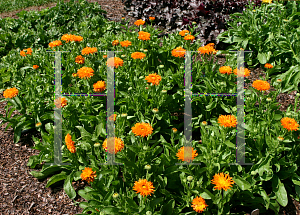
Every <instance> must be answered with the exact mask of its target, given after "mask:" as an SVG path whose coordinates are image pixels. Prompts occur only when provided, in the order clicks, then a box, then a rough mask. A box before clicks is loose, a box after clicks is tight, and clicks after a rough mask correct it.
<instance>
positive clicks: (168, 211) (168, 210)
mask: <svg viewBox="0 0 300 215" xmlns="http://www.w3.org/2000/svg"><path fill="white" fill-rule="evenodd" d="M174 206H175V201H174V199H171V200H170V201H169V202H168V203H167V204H164V205H163V206H162V209H161V211H162V214H164V215H172V214H173V209H174Z"/></svg>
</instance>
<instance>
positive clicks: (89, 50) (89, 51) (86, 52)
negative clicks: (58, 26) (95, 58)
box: [81, 47, 97, 55]
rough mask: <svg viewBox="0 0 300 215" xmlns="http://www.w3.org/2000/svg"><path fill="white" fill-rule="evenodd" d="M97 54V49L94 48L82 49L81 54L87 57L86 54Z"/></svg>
mask: <svg viewBox="0 0 300 215" xmlns="http://www.w3.org/2000/svg"><path fill="white" fill-rule="evenodd" d="M96 52H97V48H96V47H93V48H91V47H85V48H84V49H82V51H81V54H82V55H88V54H94V53H96Z"/></svg>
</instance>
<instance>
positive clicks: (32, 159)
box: [27, 155, 40, 168]
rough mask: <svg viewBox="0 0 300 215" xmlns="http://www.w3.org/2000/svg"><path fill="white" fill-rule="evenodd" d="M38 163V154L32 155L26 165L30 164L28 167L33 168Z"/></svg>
mask: <svg viewBox="0 0 300 215" xmlns="http://www.w3.org/2000/svg"><path fill="white" fill-rule="evenodd" d="M39 163H40V159H39V155H33V156H31V157H30V158H29V159H28V163H27V166H30V168H35V166H36V165H37V164H39Z"/></svg>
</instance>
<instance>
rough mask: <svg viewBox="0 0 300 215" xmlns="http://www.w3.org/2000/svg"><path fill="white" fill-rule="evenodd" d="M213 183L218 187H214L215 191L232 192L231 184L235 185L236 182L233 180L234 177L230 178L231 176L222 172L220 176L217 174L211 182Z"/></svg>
mask: <svg viewBox="0 0 300 215" xmlns="http://www.w3.org/2000/svg"><path fill="white" fill-rule="evenodd" d="M211 183H212V184H214V185H216V186H214V189H216V190H221V189H223V190H225V191H227V189H229V190H231V189H230V187H232V185H231V184H234V183H235V182H234V181H233V180H232V177H229V174H225V175H224V173H223V172H221V173H220V174H215V175H214V178H213V179H212V180H211Z"/></svg>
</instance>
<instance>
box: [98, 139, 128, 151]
mask: <svg viewBox="0 0 300 215" xmlns="http://www.w3.org/2000/svg"><path fill="white" fill-rule="evenodd" d="M109 140H110V141H113V140H115V148H113V144H111V145H107V139H105V140H104V142H103V145H102V147H103V149H105V151H108V152H109V153H111V154H117V153H118V152H120V151H121V150H122V149H123V148H124V142H123V141H122V140H121V138H118V137H115V138H113V137H110V138H109ZM109 144H110V143H109Z"/></svg>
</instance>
